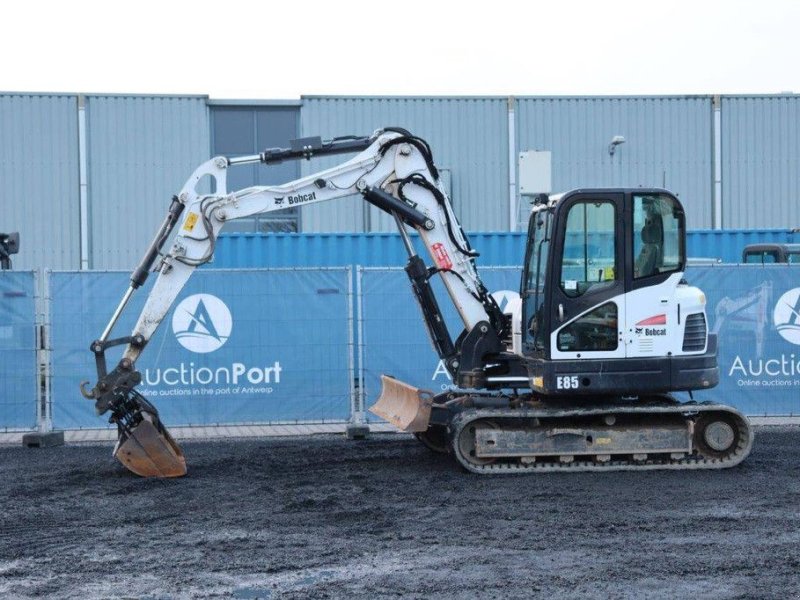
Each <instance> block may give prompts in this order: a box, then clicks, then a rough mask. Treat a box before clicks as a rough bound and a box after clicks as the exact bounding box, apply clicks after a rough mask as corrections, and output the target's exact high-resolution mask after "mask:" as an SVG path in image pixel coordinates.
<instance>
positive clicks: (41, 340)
mask: <svg viewBox="0 0 800 600" xmlns="http://www.w3.org/2000/svg"><path fill="white" fill-rule="evenodd" d="M33 277H34V282H33V289H34V292H33V293H34V306H35V311H36V314H35V317H34V327H35V331H36V333H35V339H36V350H35V352H36V390H35V396H36V431H35V432H32V433H26V434H25V435H23V436H22V445H23V446H25V447H27V448H45V447H47V446H63V445H64V432H63V431H53V417H52V396H51V393H50V383H51V377H50V375H51V356H52V352H51V347H50V269H46V270H45V271H44V272H42V271H41V270H38V269H37V270H36V271H35V272H34V275H33Z"/></svg>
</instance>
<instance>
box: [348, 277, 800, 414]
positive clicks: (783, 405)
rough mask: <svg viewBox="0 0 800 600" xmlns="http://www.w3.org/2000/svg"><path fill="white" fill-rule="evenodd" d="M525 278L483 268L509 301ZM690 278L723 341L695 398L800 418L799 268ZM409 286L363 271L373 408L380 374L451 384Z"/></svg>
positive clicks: (450, 313)
mask: <svg viewBox="0 0 800 600" xmlns="http://www.w3.org/2000/svg"><path fill="white" fill-rule="evenodd" d="M519 273H520V270H519V269H518V268H517V269H512V268H509V269H504V268H500V269H494V268H484V269H481V276H482V278H483V280H484V283H485V284H486V287H487V288H488V289H489V290H491V291H497V290H509V291H510V292H509V295H511V294H513V293H514V292H513V290H517V289H518V288H519ZM687 279H688V280H689V283H690V284H691V285H694V286H697V287H699V288H700V289H701V290H703V292H704V293H705V295H706V298H707V306H706V311H707V315H708V321H709V323H708V327H709V331H710V332H713V333H717V334H718V336H719V356H718V361H719V367H720V384H719V386H717V387H716V388H713V389H711V390H707V391H699V392H695V393H694V398H695V399H696V400H699V401H706V400H708V401H717V402H722V403H724V404H729V405H732V406H735V407H736V408H738V409H739V410H741V411H743V412H744V413H745V414H747V415H750V416H758V415H762V416H794V415H798V414H800V268H799V267H797V266H783V265H771V266H761V265H753V266H749V265H748V266H745V265H739V266H737V265H730V266H725V265H723V266H713V267H692V268H691V269H690V270H689V271H688V272H687ZM409 285H410V284H409V282H408V278H407V277H406V274H405V273H404V272H403V271H402V270H372V269H365V270H364V271H363V274H362V281H361V287H362V294H363V298H362V327H363V330H362V336H363V344H364V347H363V353H362V355H363V360H364V379H365V398H366V403H367V406H370V405H371V404H372V403H374V401H375V400H376V399H377V397H378V395H379V393H380V379H379V377H380V374H381V373H386V374H390V375H393V376H394V377H397V378H398V379H401V380H403V381H405V382H407V383H410V384H412V385H415V386H418V387H420V388H423V389H427V390H430V391H432V392H434V393H439V392H441V391H443V390H446V389H448V387H449V386H450V385H451V384H452V382H451V381H450V378H449V376H448V374H447V372H446V371H445V369H444V367H443V366H442V365H441V364H440V363H439V359H438V357H437V356H436V354H435V353H434V351H433V348H432V347H431V344H430V342H429V340H428V339H427V335H426V332H425V328H424V324H423V322H422V317H421V315H420V314H419V309H418V308H417V307H416V303H415V302H414V300H413V296H412V292H411V291H410V288H409ZM435 290H436V293H437V298H438V299H439V303H440V306H441V308H442V310H443V312H444V313H445V315H446V319H447V323H448V326H449V327H450V332H451V334H452V335H453V337H455V336H457V335H458V334H459V333H460V332H461V328H462V325H461V323H460V321H459V320H458V318H457V316H456V315H455V311H454V309H453V308H452V304H451V303H450V301H449V298H448V297H447V295H446V292H445V291H444V288H443V286H441V284H438V282H435ZM681 396H682V397H683V398H685V399H688V396H687V395H686V394H681ZM369 418H370V419H371V420H373V421H375V420H378V419H377V418H376V417H374V416H373V415H371V414H370V415H369Z"/></svg>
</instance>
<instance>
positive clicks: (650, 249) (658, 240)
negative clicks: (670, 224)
mask: <svg viewBox="0 0 800 600" xmlns="http://www.w3.org/2000/svg"><path fill="white" fill-rule="evenodd" d="M641 236H642V242H643V245H642V249H641V250H639V256H637V257H636V260H635V261H634V263H633V273H634V276H635V277H648V276H650V275H654V274H655V273H656V272H657V267H658V266H659V265H660V264H661V254H662V250H663V244H664V238H663V232H662V229H661V219H660V218H656V217H648V218H647V219H646V220H645V223H644V227H642V232H641Z"/></svg>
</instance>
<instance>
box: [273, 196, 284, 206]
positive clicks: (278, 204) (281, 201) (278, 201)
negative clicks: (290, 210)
mask: <svg viewBox="0 0 800 600" xmlns="http://www.w3.org/2000/svg"><path fill="white" fill-rule="evenodd" d="M282 204H283V198H282V197H281V198H275V206H281V205H282Z"/></svg>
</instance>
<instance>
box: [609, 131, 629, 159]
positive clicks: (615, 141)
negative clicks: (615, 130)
mask: <svg viewBox="0 0 800 600" xmlns="http://www.w3.org/2000/svg"><path fill="white" fill-rule="evenodd" d="M624 143H625V138H624V137H623V136H621V135H615V136H614V137H613V138H611V143H610V144H609V145H608V153H609V154H610V155H611V156H614V152H615V151H616V150H617V146H619V145H620V144H624Z"/></svg>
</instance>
